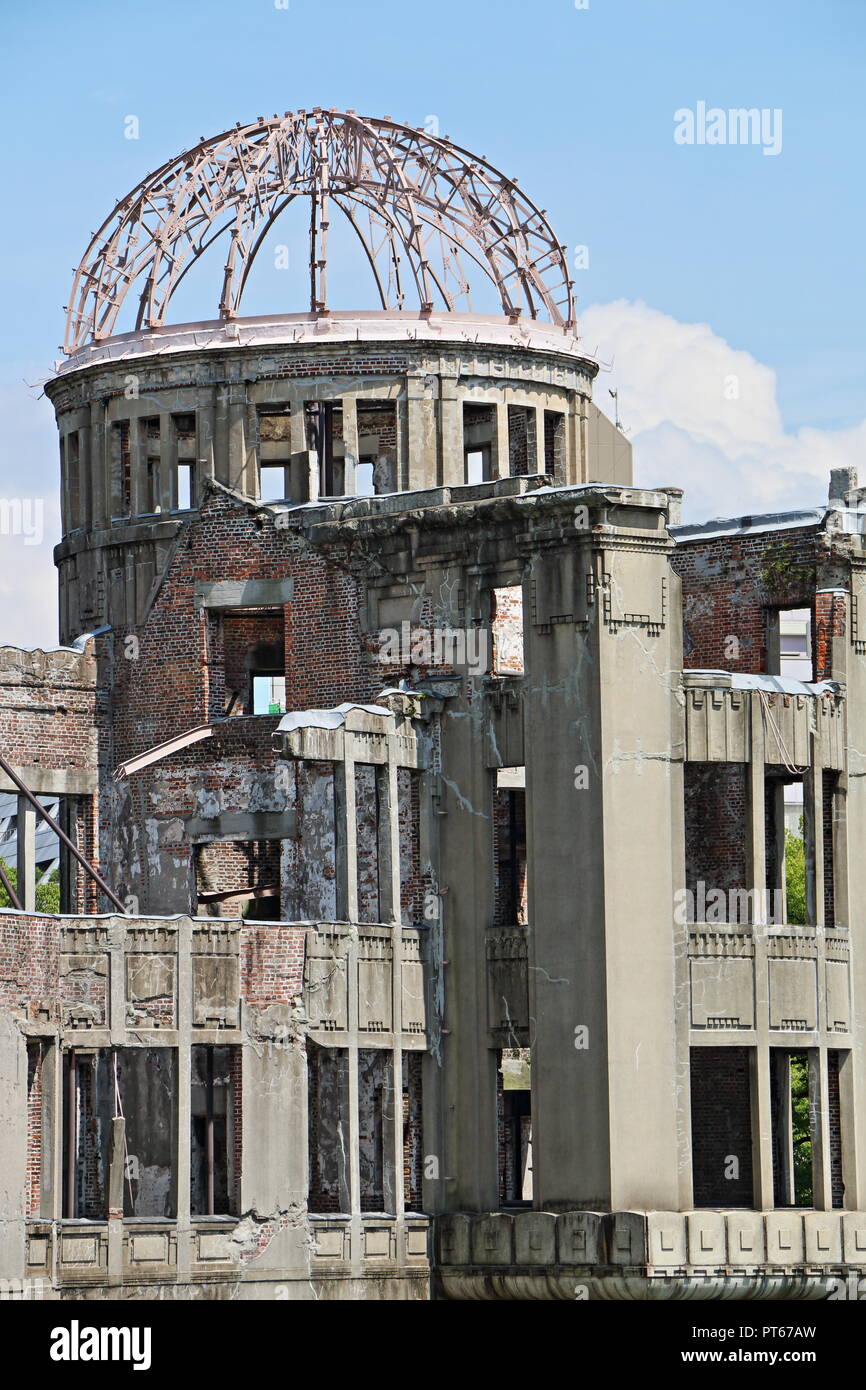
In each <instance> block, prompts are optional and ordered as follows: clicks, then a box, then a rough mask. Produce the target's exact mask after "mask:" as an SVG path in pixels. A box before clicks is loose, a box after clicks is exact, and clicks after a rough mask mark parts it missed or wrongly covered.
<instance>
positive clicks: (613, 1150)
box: [524, 537, 682, 1211]
mask: <svg viewBox="0 0 866 1390" xmlns="http://www.w3.org/2000/svg"><path fill="white" fill-rule="evenodd" d="M615 539H616V538H615V537H613V540H614V546H613V547H612V548H611V549H610V550H605V551H604V552H600V553H598V554H597V555H594V554H593V552H592V551H591V548H590V546H589V544H588V543H587V542H585V541H584V540H582V539H581V538H579V537H575V539H574V540H573V541H570V542H569V543H568V547H567V549H566V548H563V550H562V551H560V552H546V553H545V557H544V561H545V571H542V573H541V574H540V575H539V576H538V577H537V582H536V600H537V603H536V604H535V605H530V601H529V599H530V594H529V583H530V581H529V580H528V581H527V586H526V590H525V592H524V645H525V649H526V653H527V661H526V667H527V670H529V671H531V672H532V681H531V682H527V688H526V691H525V705H524V741H525V761H526V800H527V858H528V864H529V921H530V926H531V932H530V962H529V963H530V974H529V978H530V1006H529V1008H530V1017H532V1018H533V1019H534V1020H536V1039H535V1042H534V1044H533V1056H532V1111H533V1165H534V1178H535V1182H534V1200H535V1205H536V1206H537V1207H539V1208H541V1209H550V1208H551V1207H553V1208H554V1209H563V1208H566V1209H567V1208H568V1207H572V1206H578V1207H580V1206H584V1207H593V1206H595V1207H596V1208H597V1207H598V1206H601V1207H605V1208H610V1209H612V1210H615V1211H622V1210H629V1209H637V1210H640V1209H647V1208H656V1209H660V1210H674V1209H676V1207H677V1205H678V1202H679V1195H680V1179H679V1146H680V1134H681V1120H680V1117H679V1116H678V1107H677V1097H676V1094H675V1088H674V1087H673V1086H672V1085H671V1077H672V1076H673V1075H674V1074H675V1068H676V1062H677V1050H676V1044H675V1036H676V1021H677V1004H676V991H675V980H676V975H675V964H674V932H673V926H672V916H673V895H674V869H673V864H674V855H675V851H676V844H678V843H679V839H678V837H677V841H676V843H675V841H674V837H673V833H672V825H673V810H672V808H673V805H677V806H679V805H681V804H682V768H681V763H678V762H675V761H674V759H673V758H672V757H671V752H670V750H671V747H672V735H673V731H674V730H675V729H676V728H677V727H678V715H677V713H676V708H675V706H676V701H675V695H674V686H675V682H674V681H672V680H670V679H667V678H666V677H665V675H664V673H666V672H673V671H676V670H677V669H678V667H679V663H680V651H679V650H678V643H679V629H678V627H674V626H672V625H671V624H670V623H662V624H661V626H660V627H659V628H658V629H648V628H645V627H639V626H631V625H630V624H628V623H626V624H625V625H624V626H623V627H619V628H617V627H614V626H612V624H611V622H610V620H609V617H608V616H607V615H606V609H607V608H608V603H610V604H611V605H612V608H611V610H609V611H616V604H617V603H618V601H619V600H618V599H617V594H619V593H622V592H623V591H624V590H627V591H628V594H629V596H630V597H629V600H628V602H629V608H630V611H635V608H636V607H637V605H640V607H639V608H638V611H653V610H656V609H657V605H658V594H659V592H660V587H661V582H662V580H663V579H664V578H665V577H666V576H667V573H668V567H667V556H666V554H665V553H664V552H663V551H662V552H650V551H649V550H647V551H645V552H641V550H640V546H639V542H638V543H637V546H636V549H635V551H629V552H627V551H624V550H623V551H621V550H619V549H618V548H616V546H615ZM569 552H570V554H569ZM533 563H534V565H536V564H538V563H539V557H538V556H535V557H533ZM554 564H560V565H561V566H562V574H561V577H559V578H557V577H556V576H555V575H550V573H549V571H547V567H548V566H550V565H554ZM590 567H592V573H593V580H594V586H595V587H594V592H595V595H596V597H595V602H594V603H593V604H592V605H591V607H589V608H588V610H587V626H586V629H584V630H582V629H579V628H576V626H575V625H574V624H573V623H570V622H561V623H554V624H548V625H545V624H543V623H542V622H541V621H539V623H538V625H536V622H535V621H534V615H535V613H536V612H537V611H538V605H539V603H543V583H544V584H546V583H549V584H550V585H551V592H552V593H553V594H554V595H555V594H557V593H560V592H561V593H576V594H578V595H579V594H580V593H581V592H586V585H585V578H584V576H585V575H586V574H587V572H588V571H589V570H590ZM545 572H547V579H546V580H545ZM575 575H576V576H577V577H576V578H575V577H574V576H575ZM608 576H610V579H609V580H608ZM608 586H609V587H608ZM624 601H625V600H624ZM575 606H576V607H577V606H578V605H577V604H576V605H575ZM577 616H578V614H576V617H577ZM602 692H603V698H604V718H602ZM636 708H639V709H640V711H641V719H640V737H639V738H638V734H637V729H638V724H637V721H636V720H635V716H634V712H635V709H636ZM553 729H555V730H557V736H556V737H555V738H554V737H551V733H550V731H551V730H553ZM648 826H651V827H652V833H651V834H648V833H647V827H648ZM676 873H677V879H678V881H681V879H682V869H681V867H679V866H678V867H677V869H676ZM563 1097H567V1098H568V1103H567V1104H564V1103H563Z"/></svg>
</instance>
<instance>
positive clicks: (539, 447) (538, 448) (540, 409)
mask: <svg viewBox="0 0 866 1390" xmlns="http://www.w3.org/2000/svg"><path fill="white" fill-rule="evenodd" d="M544 471H545V462H544V406H543V405H537V406H536V407H535V468H534V469H533V468H531V467H530V469H529V472H530V473H532V472H535V473H543V472H544ZM550 471H551V473H552V472H553V465H552V464H551V469H550Z"/></svg>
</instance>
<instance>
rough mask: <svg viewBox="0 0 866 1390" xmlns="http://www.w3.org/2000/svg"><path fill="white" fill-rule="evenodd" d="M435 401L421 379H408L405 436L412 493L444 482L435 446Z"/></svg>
mask: <svg viewBox="0 0 866 1390" xmlns="http://www.w3.org/2000/svg"><path fill="white" fill-rule="evenodd" d="M435 404H436V403H435V401H434V400H433V399H432V398H431V396H430V392H429V390H428V389H427V388H426V387H425V385H424V380H423V378H422V377H414V376H410V377H407V379H406V435H407V445H408V455H409V458H408V474H407V480H406V486H407V487H408V488H409V489H410V491H418V490H419V489H422V488H430V487H436V486H437V484H438V483H439V482H440V481H441V479H440V474H439V465H438V458H437V446H436V412H435Z"/></svg>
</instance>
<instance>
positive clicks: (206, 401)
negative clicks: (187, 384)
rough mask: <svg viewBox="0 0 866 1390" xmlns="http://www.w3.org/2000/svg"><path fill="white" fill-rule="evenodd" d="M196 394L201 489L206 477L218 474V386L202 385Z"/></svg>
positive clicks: (197, 450)
mask: <svg viewBox="0 0 866 1390" xmlns="http://www.w3.org/2000/svg"><path fill="white" fill-rule="evenodd" d="M196 394H197V400H198V404H197V406H196V440H197V447H196V453H197V454H198V464H197V466H198V468H199V470H200V477H199V490H200V489H201V485H202V483H203V482H204V479H205V478H213V477H215V476H216V460H215V448H216V437H215V430H216V387H215V386H200V387H199V388H198V392H197V393H196Z"/></svg>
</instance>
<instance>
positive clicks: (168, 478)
mask: <svg viewBox="0 0 866 1390" xmlns="http://www.w3.org/2000/svg"><path fill="white" fill-rule="evenodd" d="M176 475H177V440H176V438H175V434H174V423H173V421H172V418H171V416H170V415H167V414H161V415H160V417H159V502H160V506H161V507H162V510H163V511H164V512H170V511H173V510H174V508H175V507H176V506H177V496H176V492H177V487H176Z"/></svg>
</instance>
